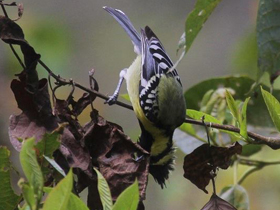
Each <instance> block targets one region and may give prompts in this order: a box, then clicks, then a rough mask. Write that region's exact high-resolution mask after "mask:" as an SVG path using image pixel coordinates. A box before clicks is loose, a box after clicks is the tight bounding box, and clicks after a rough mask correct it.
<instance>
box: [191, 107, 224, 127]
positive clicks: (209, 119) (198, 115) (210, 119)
mask: <svg viewBox="0 0 280 210" xmlns="http://www.w3.org/2000/svg"><path fill="white" fill-rule="evenodd" d="M186 114H187V115H188V116H189V117H190V118H192V119H195V120H201V118H202V117H203V116H204V117H205V119H204V121H205V122H212V123H217V124H222V123H221V122H220V121H219V120H217V119H216V118H215V117H212V116H211V115H209V114H205V113H203V112H200V111H196V110H193V109H187V113H186Z"/></svg>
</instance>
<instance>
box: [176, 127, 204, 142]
mask: <svg viewBox="0 0 280 210" xmlns="http://www.w3.org/2000/svg"><path fill="white" fill-rule="evenodd" d="M179 128H180V130H181V131H184V132H185V133H187V134H189V135H190V136H193V137H194V138H196V139H199V140H201V141H203V142H204V141H205V140H204V139H203V138H201V137H200V136H198V135H197V134H196V131H195V129H194V127H193V126H192V124H190V123H183V124H182V125H181V126H180V127H179Z"/></svg>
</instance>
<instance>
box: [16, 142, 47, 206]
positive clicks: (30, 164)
mask: <svg viewBox="0 0 280 210" xmlns="http://www.w3.org/2000/svg"><path fill="white" fill-rule="evenodd" d="M34 143H35V139H34V138H29V139H27V140H25V141H24V143H23V145H22V148H21V151H20V155H19V157H20V163H21V166H22V169H23V172H24V174H25V176H26V178H27V180H28V184H29V186H30V188H31V189H33V192H34V196H35V200H36V202H35V203H33V206H30V207H31V209H36V208H37V204H38V202H39V201H40V200H41V197H42V189H43V185H44V179H43V174H42V171H41V168H40V166H39V164H38V161H37V156H36V153H35V149H34Z"/></svg>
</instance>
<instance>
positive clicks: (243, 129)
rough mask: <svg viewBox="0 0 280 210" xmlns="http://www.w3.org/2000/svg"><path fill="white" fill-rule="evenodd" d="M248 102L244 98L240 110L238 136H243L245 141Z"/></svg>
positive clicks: (246, 136)
mask: <svg viewBox="0 0 280 210" xmlns="http://www.w3.org/2000/svg"><path fill="white" fill-rule="evenodd" d="M249 100H250V97H249V98H246V100H245V102H244V103H243V106H242V109H241V117H240V120H241V122H240V135H241V136H243V137H244V138H245V139H247V138H248V134H247V105H248V102H249Z"/></svg>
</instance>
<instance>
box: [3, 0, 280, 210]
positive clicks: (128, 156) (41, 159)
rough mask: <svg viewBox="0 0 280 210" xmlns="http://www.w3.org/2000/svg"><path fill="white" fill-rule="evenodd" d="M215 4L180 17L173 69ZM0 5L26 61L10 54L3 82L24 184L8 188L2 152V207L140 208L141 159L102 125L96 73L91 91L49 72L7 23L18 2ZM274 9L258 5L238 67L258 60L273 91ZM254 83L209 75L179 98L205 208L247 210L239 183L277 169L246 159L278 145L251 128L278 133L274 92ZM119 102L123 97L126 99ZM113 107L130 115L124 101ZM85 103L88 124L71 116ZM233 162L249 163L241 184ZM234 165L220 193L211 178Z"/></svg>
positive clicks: (145, 168)
mask: <svg viewBox="0 0 280 210" xmlns="http://www.w3.org/2000/svg"><path fill="white" fill-rule="evenodd" d="M220 2H221V0H211V1H210V0H197V2H196V4H195V7H194V9H193V11H192V12H191V13H190V14H189V15H188V17H187V19H186V22H185V32H184V34H183V35H182V37H181V39H180V41H179V49H183V53H182V55H181V57H180V59H179V60H178V61H177V62H176V64H175V66H176V65H177V64H178V63H179V62H180V60H181V59H182V58H183V56H184V55H185V54H186V53H187V52H188V51H189V49H190V47H191V45H192V44H193V42H194V40H195V38H196V36H197V35H198V33H199V32H200V30H201V29H202V27H203V25H204V24H205V22H206V21H207V19H208V18H209V17H210V15H211V14H212V12H213V11H214V9H215V8H216V7H217V6H218V4H219V3H220ZM0 4H1V6H2V10H3V12H4V16H0V38H1V39H2V40H3V41H4V42H5V43H7V44H9V46H10V47H11V49H12V50H13V52H15V51H14V48H13V45H19V46H20V49H21V52H22V54H23V57H24V62H23V61H21V59H20V57H19V56H18V55H17V54H15V55H16V58H17V59H18V61H19V63H20V65H21V67H22V69H23V71H22V72H21V73H20V74H18V75H16V76H17V78H16V79H13V80H12V81H11V89H12V91H13V93H14V96H15V100H16V102H17V105H18V107H19V109H20V110H21V111H22V113H21V114H19V115H12V116H11V117H10V124H9V136H10V142H11V144H12V146H13V147H14V148H15V149H16V150H17V151H18V152H19V156H20V163H21V166H22V169H23V172H24V177H26V179H24V178H20V179H19V182H18V185H19V187H20V189H21V193H20V195H17V194H15V193H14V191H13V189H12V187H11V175H10V174H11V172H12V171H13V170H14V169H13V167H12V164H11V163H10V160H9V157H10V151H9V150H8V149H7V148H6V147H3V146H0V180H1V184H2V187H1V188H0V210H2V209H7V210H9V209H11V210H13V209H15V208H17V206H18V209H20V210H27V209H31V210H37V209H43V210H47V209H58V210H59V209H61V210H62V209H69V210H72V209H73V210H74V209H112V210H124V209H130V210H136V209H139V210H141V209H144V204H143V201H144V200H145V196H146V188H147V184H148V174H149V170H150V165H149V164H150V156H149V152H147V151H145V150H144V149H143V148H142V147H141V146H139V144H137V143H135V142H133V141H132V140H131V139H130V138H129V137H128V136H126V135H125V134H124V132H123V130H122V128H121V126H119V125H117V124H115V123H112V122H108V121H106V120H105V119H104V118H103V117H102V116H100V115H99V114H98V111H97V110H96V109H94V108H93V102H94V100H95V98H96V97H100V98H103V99H108V97H107V96H106V95H104V94H102V93H100V92H99V86H98V83H97V81H96V79H95V78H94V77H93V74H94V72H93V71H92V72H90V74H89V80H90V84H89V86H90V88H87V87H85V86H83V85H81V84H79V83H77V82H73V80H67V79H64V78H62V77H60V76H58V75H55V74H54V73H53V71H51V70H50V69H49V67H47V66H46V64H44V62H43V61H42V60H41V56H40V55H39V54H38V53H37V52H36V51H35V49H34V48H33V47H32V46H31V45H30V44H29V42H27V41H26V40H25V36H24V33H23V30H22V28H21V27H20V26H19V25H18V24H17V23H15V21H13V20H11V19H10V18H9V17H8V14H7V12H6V10H5V7H6V6H17V8H18V13H19V18H20V17H21V16H22V12H23V7H22V5H21V4H16V3H11V4H5V3H3V2H2V1H1V2H0ZM279 7H280V3H279V2H277V1H272V0H267V1H264V0H260V3H259V10H258V17H257V23H256V24H257V30H256V34H253V35H252V36H250V39H252V40H250V41H252V42H250V46H251V47H252V46H253V47H256V45H255V44H256V43H255V38H254V37H256V38H257V48H258V55H257V58H256V55H255V53H252V54H250V56H249V57H250V62H245V64H244V65H245V66H246V68H250V67H252V68H256V63H257V60H258V68H259V69H260V70H261V71H262V72H268V73H269V74H270V81H271V84H273V82H274V80H275V79H276V78H277V76H278V75H279V69H280V62H279V60H280V59H279V58H280V57H279V55H280V53H279V52H280V47H279V46H280V44H279V38H278V37H279V36H280V34H279V33H280V30H279V24H278V22H279V17H280V13H279ZM19 18H18V19H19ZM253 39H254V40H253ZM251 47H248V46H245V47H244V48H245V49H251ZM254 52H255V51H254ZM245 54H246V53H244V54H243V55H245ZM38 64H40V65H41V66H42V67H43V68H44V69H45V70H47V72H48V74H49V75H50V78H51V77H52V78H54V79H55V87H52V85H49V84H52V83H51V81H50V78H48V79H47V78H43V79H40V78H39V76H38V72H37V65H38ZM252 78H253V77H248V76H224V77H219V78H209V79H207V80H205V81H201V82H199V83H198V84H196V85H194V86H193V87H191V88H189V89H188V90H186V91H185V93H184V96H185V100H186V102H187V106H188V109H187V110H186V116H187V118H186V120H185V123H184V124H182V125H181V126H180V130H181V132H182V133H185V134H188V135H187V137H185V138H184V141H188V139H189V138H190V136H191V137H192V140H195V141H200V142H203V143H204V144H202V145H201V146H199V147H195V148H192V150H193V151H192V152H189V154H186V156H185V159H184V166H183V168H184V177H185V178H186V179H188V180H189V181H191V182H192V183H193V184H195V185H196V186H197V187H198V188H199V189H201V190H202V191H204V192H205V193H208V191H207V190H206V187H207V186H208V184H209V183H210V181H211V182H212V184H213V194H212V196H211V197H210V200H209V202H207V203H206V204H205V205H204V207H203V208H202V209H203V210H206V209H217V208H219V209H238V210H246V209H250V203H249V196H250V195H249V194H248V193H247V191H246V189H245V188H244V186H242V183H243V182H244V180H246V179H247V177H249V176H250V175H251V174H252V173H254V172H256V171H259V170H261V169H262V168H264V167H265V166H268V165H276V164H279V161H261V160H254V159H253V158H252V157H251V156H252V155H254V154H256V153H261V151H262V148H263V147H265V146H268V147H270V148H272V149H279V148H280V139H279V137H272V136H271V137H266V136H263V135H261V134H257V133H255V132H253V131H254V130H253V129H250V130H249V128H254V126H259V127H262V128H265V127H269V128H270V129H274V131H276V132H278V134H279V131H280V117H279V116H280V103H279V99H280V91H279V90H273V88H272V87H267V86H266V85H264V84H262V86H260V84H259V81H260V80H259V78H256V81H255V80H254V79H252ZM48 85H49V86H48ZM65 85H70V86H71V87H72V91H71V92H70V93H69V96H68V97H67V98H66V99H59V98H58V97H57V95H56V94H55V90H56V89H58V88H60V87H62V86H65ZM75 87H78V88H80V89H82V90H83V91H85V92H84V94H83V95H82V96H81V97H80V98H79V99H78V100H74V97H73V93H74V92H75ZM49 88H50V89H51V91H52V92H51V94H52V95H50V94H49V92H48V89H49ZM269 90H270V92H269ZM123 97H124V98H125V99H126V100H129V96H128V95H125V94H124V95H123ZM51 99H52V100H53V101H52V102H51ZM117 104H118V105H120V106H123V107H125V108H127V109H132V108H131V106H130V105H127V104H125V103H121V102H117ZM89 105H91V113H90V118H91V120H90V122H88V123H87V124H86V125H84V126H82V125H81V124H80V122H79V120H78V116H79V115H80V114H81V113H82V112H83V111H84V110H85V108H86V107H88V106H89ZM252 130H253V131H252ZM205 133H206V135H205ZM205 136H207V139H205ZM174 138H176V136H174ZM179 148H180V146H179ZM181 149H182V150H183V151H184V148H181ZM239 164H240V165H246V166H251V168H249V169H248V170H247V171H245V173H243V174H242V176H241V177H237V175H236V174H237V170H238V167H237V165H239ZM232 166H234V167H233V170H234V174H235V175H233V176H234V180H235V181H234V183H233V184H232V185H231V186H226V187H224V189H223V190H222V191H221V193H219V196H218V193H217V192H216V187H215V186H216V185H215V179H214V178H215V177H216V176H218V171H219V169H224V170H226V169H228V168H229V167H232ZM74 177H75V179H74ZM50 186H52V187H50ZM85 188H88V200H87V205H86V204H84V202H83V201H82V200H81V199H80V198H79V197H78V195H79V194H80V193H81V192H82V191H83V190H84V189H85ZM44 196H45V198H43V197H44Z"/></svg>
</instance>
